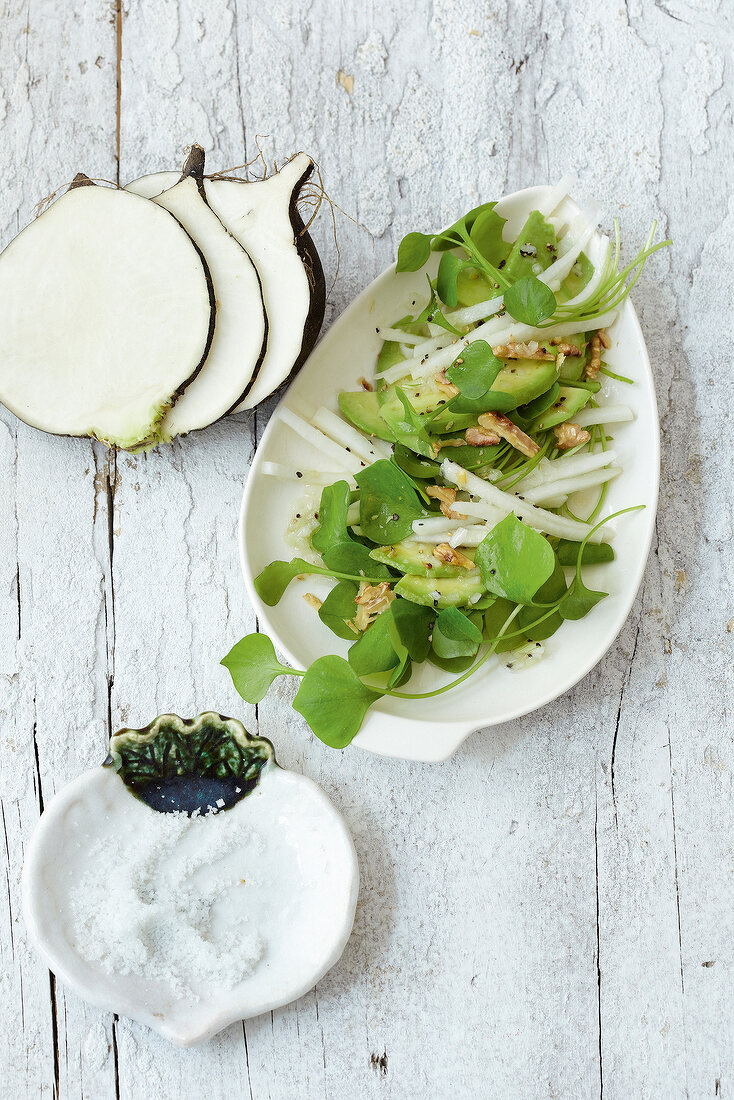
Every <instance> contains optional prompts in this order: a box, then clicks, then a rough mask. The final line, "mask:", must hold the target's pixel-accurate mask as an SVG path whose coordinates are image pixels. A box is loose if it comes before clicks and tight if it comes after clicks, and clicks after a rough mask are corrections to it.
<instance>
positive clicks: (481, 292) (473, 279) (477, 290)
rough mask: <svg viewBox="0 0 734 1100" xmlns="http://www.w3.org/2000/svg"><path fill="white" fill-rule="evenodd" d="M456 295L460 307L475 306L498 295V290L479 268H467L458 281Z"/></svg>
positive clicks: (460, 274)
mask: <svg viewBox="0 0 734 1100" xmlns="http://www.w3.org/2000/svg"><path fill="white" fill-rule="evenodd" d="M456 293H457V297H458V304H459V305H460V306H475V305H477V303H478V302H486V301H488V300H489V299H490V298H494V297H496V295H497V293H498V292H497V289H496V287H494V286H491V285H490V283H489V280H488V279H487V278H486V276H485V275H484V273H483V272H481V271H480V270H479V268H478V267H465V268H462V270H461V271H460V272H459V274H458V277H457V279H456Z"/></svg>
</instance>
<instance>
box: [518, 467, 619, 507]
mask: <svg viewBox="0 0 734 1100" xmlns="http://www.w3.org/2000/svg"><path fill="white" fill-rule="evenodd" d="M621 473H622V469H621V467H620V466H611V467H610V468H609V469H608V470H592V471H591V473H588V474H579V475H578V477H566V478H560V479H559V480H558V481H551V482H550V483H549V484H548V485H538V486H537V487H536V488H535V489H523V491H522V495H523V498H524V499H525V500H527V501H529V502H530V503H531V504H547V502H548V501H549V500H552V499H553V498H554V497H556V496H558V495H559V494H560V495H565V496H571V494H572V493H578V492H580V491H581V490H582V489H593V488H595V486H597V485H603V484H604V482H606V481H612V480H613V479H614V478H615V477H617V476H618V475H619V474H621Z"/></svg>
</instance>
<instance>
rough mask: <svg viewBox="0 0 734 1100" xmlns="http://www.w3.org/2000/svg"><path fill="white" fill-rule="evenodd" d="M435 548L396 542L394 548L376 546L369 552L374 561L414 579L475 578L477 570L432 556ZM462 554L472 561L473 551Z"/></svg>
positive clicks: (418, 543)
mask: <svg viewBox="0 0 734 1100" xmlns="http://www.w3.org/2000/svg"><path fill="white" fill-rule="evenodd" d="M434 550H435V546H432V545H429V544H428V543H424V542H408V541H407V540H406V541H403V542H396V543H395V544H394V546H377V547H376V548H375V549H374V550H370V557H371V558H374V560H375V561H379V562H382V564H383V565H389V566H391V567H392V568H393V569H399V570H400V572H401V573H409V574H410V575H411V576H414V577H441V578H445V577H475V576H478V570H477V571H476V573H475V571H474V570H473V569H466V568H464V566H462V565H448V564H447V563H446V562H442V561H440V560H439V559H438V558H437V557H435V556H434V553H433V551H434ZM461 552H462V554H463V555H464V556H465V557H467V558H470V559H471V560H472V561H473V560H474V551H473V550H466V549H464V550H462V551H461Z"/></svg>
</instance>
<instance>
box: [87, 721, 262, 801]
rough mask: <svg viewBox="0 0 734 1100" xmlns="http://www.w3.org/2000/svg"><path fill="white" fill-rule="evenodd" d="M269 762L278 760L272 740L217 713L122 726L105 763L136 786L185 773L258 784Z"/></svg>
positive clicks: (178, 777) (200, 776)
mask: <svg viewBox="0 0 734 1100" xmlns="http://www.w3.org/2000/svg"><path fill="white" fill-rule="evenodd" d="M268 763H273V764H275V763H276V760H275V751H274V749H273V746H272V744H271V743H270V741H268V740H267V739H266V738H265V737H253V736H252V735H251V734H249V733H248V732H247V730H246V729H245V727H244V726H243V725H242V723H241V722H238V721H237V719H236V718H225V717H224V716H223V715H221V714H216V713H215V712H214V711H205V712H204V713H203V714H200V715H199V716H198V717H197V718H179V716H178V715H177V714H160V715H159V716H158V717H157V718H155V719H154V720H153V721H152V722H151V723H150V725H148V726H143V728H142V729H121V730H118V731H117V733H115V734H114V735H113V736H112V737H111V738H110V753H109V756H108V757H107V759H106V760H105V762H104V764H105V767H109V768H113V769H114V770H115V771H116V772H117V773H118V774H119V776H120V778H121V779H122V780H123V782H124V783H125V784H126V785H127V786H128V787H131V788H136V787H138V788H139V787H143V786H145V785H147V784H148V783H155V782H157V781H158V782H160V781H161V780H170V779H180V778H183V777H185V776H195V777H197V778H205V779H239V780H242V781H243V782H247V783H257V781H258V779H259V778H260V772H261V771H262V769H263V768H264V767H265V765H266V764H268Z"/></svg>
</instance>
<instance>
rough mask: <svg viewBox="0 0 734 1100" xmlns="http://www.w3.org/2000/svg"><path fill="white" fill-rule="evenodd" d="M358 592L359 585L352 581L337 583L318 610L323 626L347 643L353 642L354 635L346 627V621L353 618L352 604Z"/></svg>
mask: <svg viewBox="0 0 734 1100" xmlns="http://www.w3.org/2000/svg"><path fill="white" fill-rule="evenodd" d="M358 592H359V585H358V584H356V583H355V582H354V581H339V583H338V584H337V585H335V586H334V587H333V588H332V590H331V592H329V594H328V596H327V597H326V599H325V600H324V601H323V603H322V604H321V607H320V608H319V618H320V619H321V622H322V623H323V624H324V626H328V628H329V630H331V631H332V632H333V633H334V634H336V636H337V637H338V638H345V639H346V640H347V641H349V642H353V641H354V638H355V633H354V631H353V630H352V628H351V627H350V626H347V619H353V618H354V614H355V610H356V609H355V606H354V602H355V600H356V598H357V593H358Z"/></svg>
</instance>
